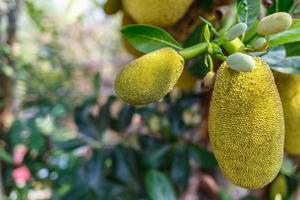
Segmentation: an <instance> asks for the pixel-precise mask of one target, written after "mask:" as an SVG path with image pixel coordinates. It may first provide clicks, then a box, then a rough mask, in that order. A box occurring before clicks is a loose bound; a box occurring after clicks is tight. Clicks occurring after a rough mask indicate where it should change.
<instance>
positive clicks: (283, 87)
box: [274, 72, 300, 155]
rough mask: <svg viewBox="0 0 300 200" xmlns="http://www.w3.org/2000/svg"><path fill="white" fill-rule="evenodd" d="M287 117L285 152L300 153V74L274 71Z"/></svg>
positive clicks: (285, 117)
mask: <svg viewBox="0 0 300 200" xmlns="http://www.w3.org/2000/svg"><path fill="white" fill-rule="evenodd" d="M274 75H275V80H276V84H277V87H278V91H279V94H280V97H281V101H282V106H283V112H284V119H285V142H284V148H285V152H286V153H287V154H290V155H300V74H283V73H279V72H277V73H274Z"/></svg>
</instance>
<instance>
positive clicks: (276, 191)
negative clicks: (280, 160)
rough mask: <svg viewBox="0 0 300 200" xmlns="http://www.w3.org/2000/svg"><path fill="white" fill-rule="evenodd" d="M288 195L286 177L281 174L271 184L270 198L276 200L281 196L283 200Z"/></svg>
mask: <svg viewBox="0 0 300 200" xmlns="http://www.w3.org/2000/svg"><path fill="white" fill-rule="evenodd" d="M287 193H288V183H287V180H286V177H285V176H283V175H281V174H280V175H278V176H277V177H276V178H275V179H274V181H273V182H272V183H271V186H270V191H269V198H270V200H275V199H276V196H277V195H280V196H281V199H285V198H286V195H287Z"/></svg>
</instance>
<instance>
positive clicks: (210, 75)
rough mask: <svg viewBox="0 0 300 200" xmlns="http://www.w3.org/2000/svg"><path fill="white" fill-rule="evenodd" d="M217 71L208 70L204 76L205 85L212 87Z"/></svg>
mask: <svg viewBox="0 0 300 200" xmlns="http://www.w3.org/2000/svg"><path fill="white" fill-rule="evenodd" d="M215 77H216V73H215V72H213V71H210V72H208V73H207V74H206V75H205V76H204V78H203V85H204V86H205V87H207V88H211V87H212V86H213V84H214V82H215Z"/></svg>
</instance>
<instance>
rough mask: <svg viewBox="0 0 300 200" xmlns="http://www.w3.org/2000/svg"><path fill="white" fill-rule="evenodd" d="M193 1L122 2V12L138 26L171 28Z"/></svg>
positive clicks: (139, 0) (142, 0)
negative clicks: (127, 14)
mask: <svg viewBox="0 0 300 200" xmlns="http://www.w3.org/2000/svg"><path fill="white" fill-rule="evenodd" d="M192 3H193V0H163V1H162V0H123V7H124V10H125V11H126V12H127V13H129V15H130V16H131V17H132V18H133V19H134V21H136V22H137V23H139V24H151V25H155V26H160V27H166V26H171V25H173V24H175V23H176V22H177V21H178V20H179V19H181V18H182V17H183V16H184V14H185V13H186V12H187V10H188V9H189V7H190V6H191V4H192Z"/></svg>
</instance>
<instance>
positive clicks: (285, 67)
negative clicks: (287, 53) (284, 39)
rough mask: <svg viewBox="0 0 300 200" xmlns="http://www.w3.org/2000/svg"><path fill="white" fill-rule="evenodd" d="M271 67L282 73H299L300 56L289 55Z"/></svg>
mask: <svg viewBox="0 0 300 200" xmlns="http://www.w3.org/2000/svg"><path fill="white" fill-rule="evenodd" d="M270 67H271V68H272V69H273V70H275V71H279V72H282V73H287V74H299V73H300V56H294V57H287V58H285V59H283V60H282V61H280V62H278V63H276V64H274V65H270Z"/></svg>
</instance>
